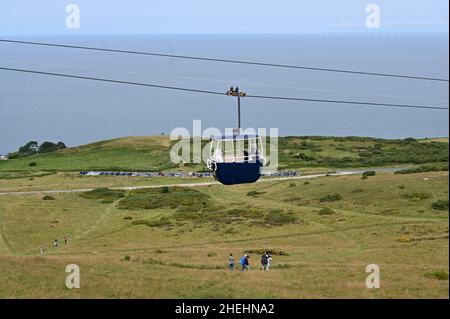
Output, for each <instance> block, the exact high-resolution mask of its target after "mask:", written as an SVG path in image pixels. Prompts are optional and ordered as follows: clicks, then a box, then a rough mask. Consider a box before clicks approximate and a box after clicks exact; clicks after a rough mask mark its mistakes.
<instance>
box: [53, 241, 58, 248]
mask: <svg viewBox="0 0 450 319" xmlns="http://www.w3.org/2000/svg"><path fill="white" fill-rule="evenodd" d="M53 246H55V247H58V239H55V240H54V241H53Z"/></svg>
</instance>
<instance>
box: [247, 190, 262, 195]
mask: <svg viewBox="0 0 450 319" xmlns="http://www.w3.org/2000/svg"><path fill="white" fill-rule="evenodd" d="M265 193H266V192H258V191H256V190H253V191H250V192H248V193H247V196H258V195H262V194H265Z"/></svg>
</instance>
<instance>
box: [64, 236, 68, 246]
mask: <svg viewBox="0 0 450 319" xmlns="http://www.w3.org/2000/svg"><path fill="white" fill-rule="evenodd" d="M68 241H69V238H67V236H64V244H66V245H67V242H68Z"/></svg>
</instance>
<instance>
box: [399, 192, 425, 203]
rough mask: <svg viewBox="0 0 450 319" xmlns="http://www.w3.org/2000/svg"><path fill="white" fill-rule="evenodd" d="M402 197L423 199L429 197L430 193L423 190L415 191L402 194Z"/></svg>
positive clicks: (415, 199)
mask: <svg viewBox="0 0 450 319" xmlns="http://www.w3.org/2000/svg"><path fill="white" fill-rule="evenodd" d="M402 197H403V198H406V199H411V200H414V201H418V200H424V199H428V198H430V197H431V194H429V193H424V192H417V193H410V194H403V195H402Z"/></svg>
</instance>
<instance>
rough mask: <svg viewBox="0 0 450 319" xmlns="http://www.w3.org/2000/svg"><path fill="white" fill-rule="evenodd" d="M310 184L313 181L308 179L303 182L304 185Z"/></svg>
mask: <svg viewBox="0 0 450 319" xmlns="http://www.w3.org/2000/svg"><path fill="white" fill-rule="evenodd" d="M309 184H311V183H310V182H308V181H304V182H303V185H309Z"/></svg>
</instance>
